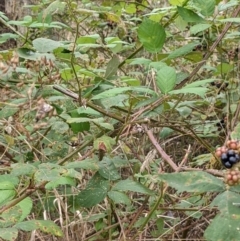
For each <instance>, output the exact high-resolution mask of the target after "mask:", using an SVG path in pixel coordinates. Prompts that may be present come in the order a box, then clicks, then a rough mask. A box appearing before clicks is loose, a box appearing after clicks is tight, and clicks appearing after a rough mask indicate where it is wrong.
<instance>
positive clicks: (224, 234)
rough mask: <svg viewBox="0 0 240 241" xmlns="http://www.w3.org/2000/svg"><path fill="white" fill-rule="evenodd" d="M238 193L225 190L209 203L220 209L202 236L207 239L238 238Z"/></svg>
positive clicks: (221, 240)
mask: <svg viewBox="0 0 240 241" xmlns="http://www.w3.org/2000/svg"><path fill="white" fill-rule="evenodd" d="M239 200H240V195H239V194H238V193H235V192H231V191H225V192H223V193H221V194H219V195H218V196H217V197H216V198H215V199H214V200H213V202H212V203H211V206H217V207H218V208H219V210H220V214H218V215H217V216H216V217H215V218H214V219H213V220H212V221H211V223H210V225H209V226H208V227H207V229H206V231H205V233H204V236H205V237H206V238H207V240H219V241H233V240H240V210H239V204H240V202H239Z"/></svg>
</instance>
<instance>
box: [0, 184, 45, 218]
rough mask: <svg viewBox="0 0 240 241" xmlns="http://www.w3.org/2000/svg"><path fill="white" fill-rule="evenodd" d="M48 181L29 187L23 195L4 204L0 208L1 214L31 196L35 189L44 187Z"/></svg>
mask: <svg viewBox="0 0 240 241" xmlns="http://www.w3.org/2000/svg"><path fill="white" fill-rule="evenodd" d="M47 183H48V181H44V182H42V183H41V184H39V185H38V186H35V187H33V188H31V189H27V190H26V191H25V192H24V193H23V194H22V195H21V196H19V197H18V198H16V199H14V200H12V201H10V202H9V203H8V204H7V205H5V206H3V207H2V208H1V209H0V214H2V213H3V212H4V211H6V210H8V209H9V208H11V207H13V206H15V205H16V204H18V203H19V202H21V201H22V200H23V199H25V198H26V197H28V196H30V195H31V194H32V193H34V192H35V191H37V190H39V189H41V188H43V187H44V186H45V185H46V184H47Z"/></svg>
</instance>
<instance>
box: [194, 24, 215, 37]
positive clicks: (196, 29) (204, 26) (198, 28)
mask: <svg viewBox="0 0 240 241" xmlns="http://www.w3.org/2000/svg"><path fill="white" fill-rule="evenodd" d="M211 26H212V25H211V24H208V23H199V24H196V25H193V26H192V27H191V28H190V33H191V34H193V35H195V34H197V33H199V32H202V31H204V30H206V29H208V28H210V27H211Z"/></svg>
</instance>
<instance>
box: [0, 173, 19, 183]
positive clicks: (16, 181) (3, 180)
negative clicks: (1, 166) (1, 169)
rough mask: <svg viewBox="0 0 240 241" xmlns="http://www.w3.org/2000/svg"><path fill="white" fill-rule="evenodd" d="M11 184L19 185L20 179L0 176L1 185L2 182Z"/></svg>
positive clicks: (12, 176)
mask: <svg viewBox="0 0 240 241" xmlns="http://www.w3.org/2000/svg"><path fill="white" fill-rule="evenodd" d="M5 181H6V182H11V183H12V184H13V185H14V186H16V185H18V183H19V179H18V178H17V177H16V176H14V175H13V174H4V175H0V183H1V182H5Z"/></svg>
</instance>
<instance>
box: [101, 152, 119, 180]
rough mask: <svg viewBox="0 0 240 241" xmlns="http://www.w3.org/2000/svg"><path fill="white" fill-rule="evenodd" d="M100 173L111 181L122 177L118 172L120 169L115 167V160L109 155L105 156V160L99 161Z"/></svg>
mask: <svg viewBox="0 0 240 241" xmlns="http://www.w3.org/2000/svg"><path fill="white" fill-rule="evenodd" d="M98 173H99V174H100V175H101V176H102V177H104V178H106V179H107V180H111V181H114V180H118V179H120V178H121V176H120V175H119V173H118V169H117V168H116V167H115V165H114V163H113V161H112V160H111V159H110V158H108V157H104V158H103V160H102V161H101V162H100V163H99V170H98Z"/></svg>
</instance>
